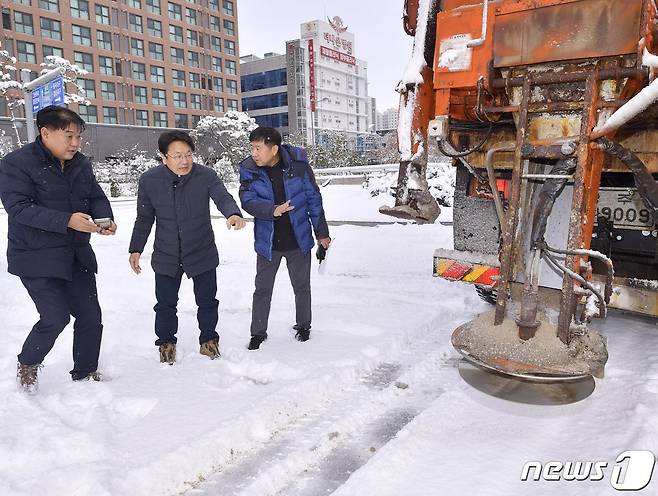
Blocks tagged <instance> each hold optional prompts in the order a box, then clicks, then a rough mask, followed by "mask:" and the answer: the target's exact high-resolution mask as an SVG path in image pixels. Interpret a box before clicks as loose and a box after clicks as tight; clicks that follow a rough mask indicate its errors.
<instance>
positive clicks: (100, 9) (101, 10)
mask: <svg viewBox="0 0 658 496" xmlns="http://www.w3.org/2000/svg"><path fill="white" fill-rule="evenodd" d="M96 22H97V23H98V24H105V25H107V26H109V25H110V8H109V7H106V6H105V5H98V4H96Z"/></svg>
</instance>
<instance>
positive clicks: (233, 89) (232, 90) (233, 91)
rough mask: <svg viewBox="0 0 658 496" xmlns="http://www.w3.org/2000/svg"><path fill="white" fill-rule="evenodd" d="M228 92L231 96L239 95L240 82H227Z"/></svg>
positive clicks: (230, 80)
mask: <svg viewBox="0 0 658 496" xmlns="http://www.w3.org/2000/svg"><path fill="white" fill-rule="evenodd" d="M226 92H227V93H229V94H230V95H237V94H238V82H237V81H235V80H233V79H227V80H226Z"/></svg>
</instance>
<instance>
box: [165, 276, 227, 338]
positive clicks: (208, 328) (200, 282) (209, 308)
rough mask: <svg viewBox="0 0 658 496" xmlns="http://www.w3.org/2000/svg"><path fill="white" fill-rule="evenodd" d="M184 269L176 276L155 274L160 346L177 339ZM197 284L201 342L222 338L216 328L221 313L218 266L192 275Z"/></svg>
mask: <svg viewBox="0 0 658 496" xmlns="http://www.w3.org/2000/svg"><path fill="white" fill-rule="evenodd" d="M182 277H183V272H182V271H181V272H179V273H178V274H177V275H176V277H170V276H166V275H163V274H157V273H156V274H155V297H156V299H157V300H158V302H157V303H156V304H155V306H154V307H153V310H155V334H156V336H157V337H158V339H157V340H156V341H155V345H156V346H160V345H161V344H164V343H176V332H177V331H178V316H177V309H176V307H177V306H178V290H179V289H180V283H181V278H182ZM192 282H193V284H194V298H195V300H196V304H197V306H198V310H197V314H196V315H197V321H198V322H199V330H200V331H201V333H200V334H199V344H201V343H205V342H206V341H210V340H213V339H219V335H218V334H217V331H216V330H215V329H216V328H217V321H218V320H219V315H218V311H217V308H218V306H219V302H218V301H217V298H216V295H217V272H216V270H215V269H212V270H209V271H207V272H204V273H203V274H199V275H197V276H194V277H193V278H192Z"/></svg>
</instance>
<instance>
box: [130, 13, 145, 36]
mask: <svg viewBox="0 0 658 496" xmlns="http://www.w3.org/2000/svg"><path fill="white" fill-rule="evenodd" d="M129 23H130V30H131V31H132V32H133V33H141V32H143V28H142V16H138V15H137V14H130V16H129Z"/></svg>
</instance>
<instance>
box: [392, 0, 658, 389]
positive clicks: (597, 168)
mask: <svg viewBox="0 0 658 496" xmlns="http://www.w3.org/2000/svg"><path fill="white" fill-rule="evenodd" d="M403 27H404V29H405V31H406V32H407V33H408V34H409V35H411V36H414V48H413V53H412V55H411V59H410V61H409V64H408V66H407V68H406V70H405V72H404V76H403V79H402V81H401V82H400V84H399V86H398V88H397V90H398V92H399V93H400V110H399V128H398V144H399V149H400V154H401V155H400V173H399V178H398V187H397V190H396V200H395V205H394V206H392V207H382V209H381V211H382V212H383V213H386V214H389V215H393V216H396V217H402V218H410V219H414V220H415V221H417V222H421V223H422V222H434V221H435V220H436V218H437V216H438V213H439V207H438V205H437V203H436V201H435V200H434V198H432V196H431V195H430V193H429V191H428V188H427V181H426V179H425V172H426V167H427V151H428V148H429V146H430V144H432V145H434V142H436V144H437V145H438V147H439V150H440V151H441V152H442V153H443V154H445V155H447V156H449V157H452V159H453V163H454V165H455V167H456V169H457V170H456V174H457V175H456V189H455V198H454V218H453V229H454V248H455V249H454V250H437V251H436V252H435V254H434V275H436V276H438V277H443V278H446V279H450V280H454V281H463V282H468V283H473V284H475V285H476V288H477V290H478V292H479V293H480V295H481V296H482V297H483V298H485V299H488V300H489V301H490V302H491V303H493V304H494V305H495V307H494V309H493V310H492V311H491V312H489V313H487V314H485V315H482V316H480V317H478V318H477V319H475V320H474V321H471V322H469V323H467V324H464V325H463V326H461V327H460V328H458V329H457V330H455V332H454V333H453V336H452V341H453V345H454V346H455V348H456V349H457V350H458V351H460V352H461V353H462V354H463V355H464V356H465V357H467V358H468V359H469V360H471V361H473V362H475V363H477V364H479V365H480V366H483V367H486V368H489V369H491V370H495V371H498V372H502V373H505V374H511V375H518V376H521V377H524V378H531V379H534V380H547V381H556V380H574V379H579V378H583V377H589V376H591V375H593V376H597V377H599V376H601V374H602V373H603V367H604V365H605V363H606V360H607V349H606V343H605V339H604V338H603V337H602V336H601V335H600V334H598V333H597V332H595V331H594V330H592V329H591V328H590V326H588V323H589V322H590V320H591V319H592V318H593V317H605V315H606V312H607V308H608V307H613V308H619V309H624V310H629V311H633V312H637V313H642V314H647V315H658V299H657V295H658V293H657V292H656V291H657V290H658V283H657V282H656V281H657V280H658V251H657V249H656V247H657V245H658V243H657V238H656V221H657V220H658V186H657V184H656V182H655V180H654V175H655V174H656V173H658V105H656V104H654V102H655V101H656V99H658V82H657V80H656V79H655V76H656V75H657V74H658V56H657V55H658V36H657V35H658V9H657V5H656V0H491V1H486V0H485V1H483V0H443V1H440V0H406V1H405V4H404V15H403ZM654 54H656V55H654Z"/></svg>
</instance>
